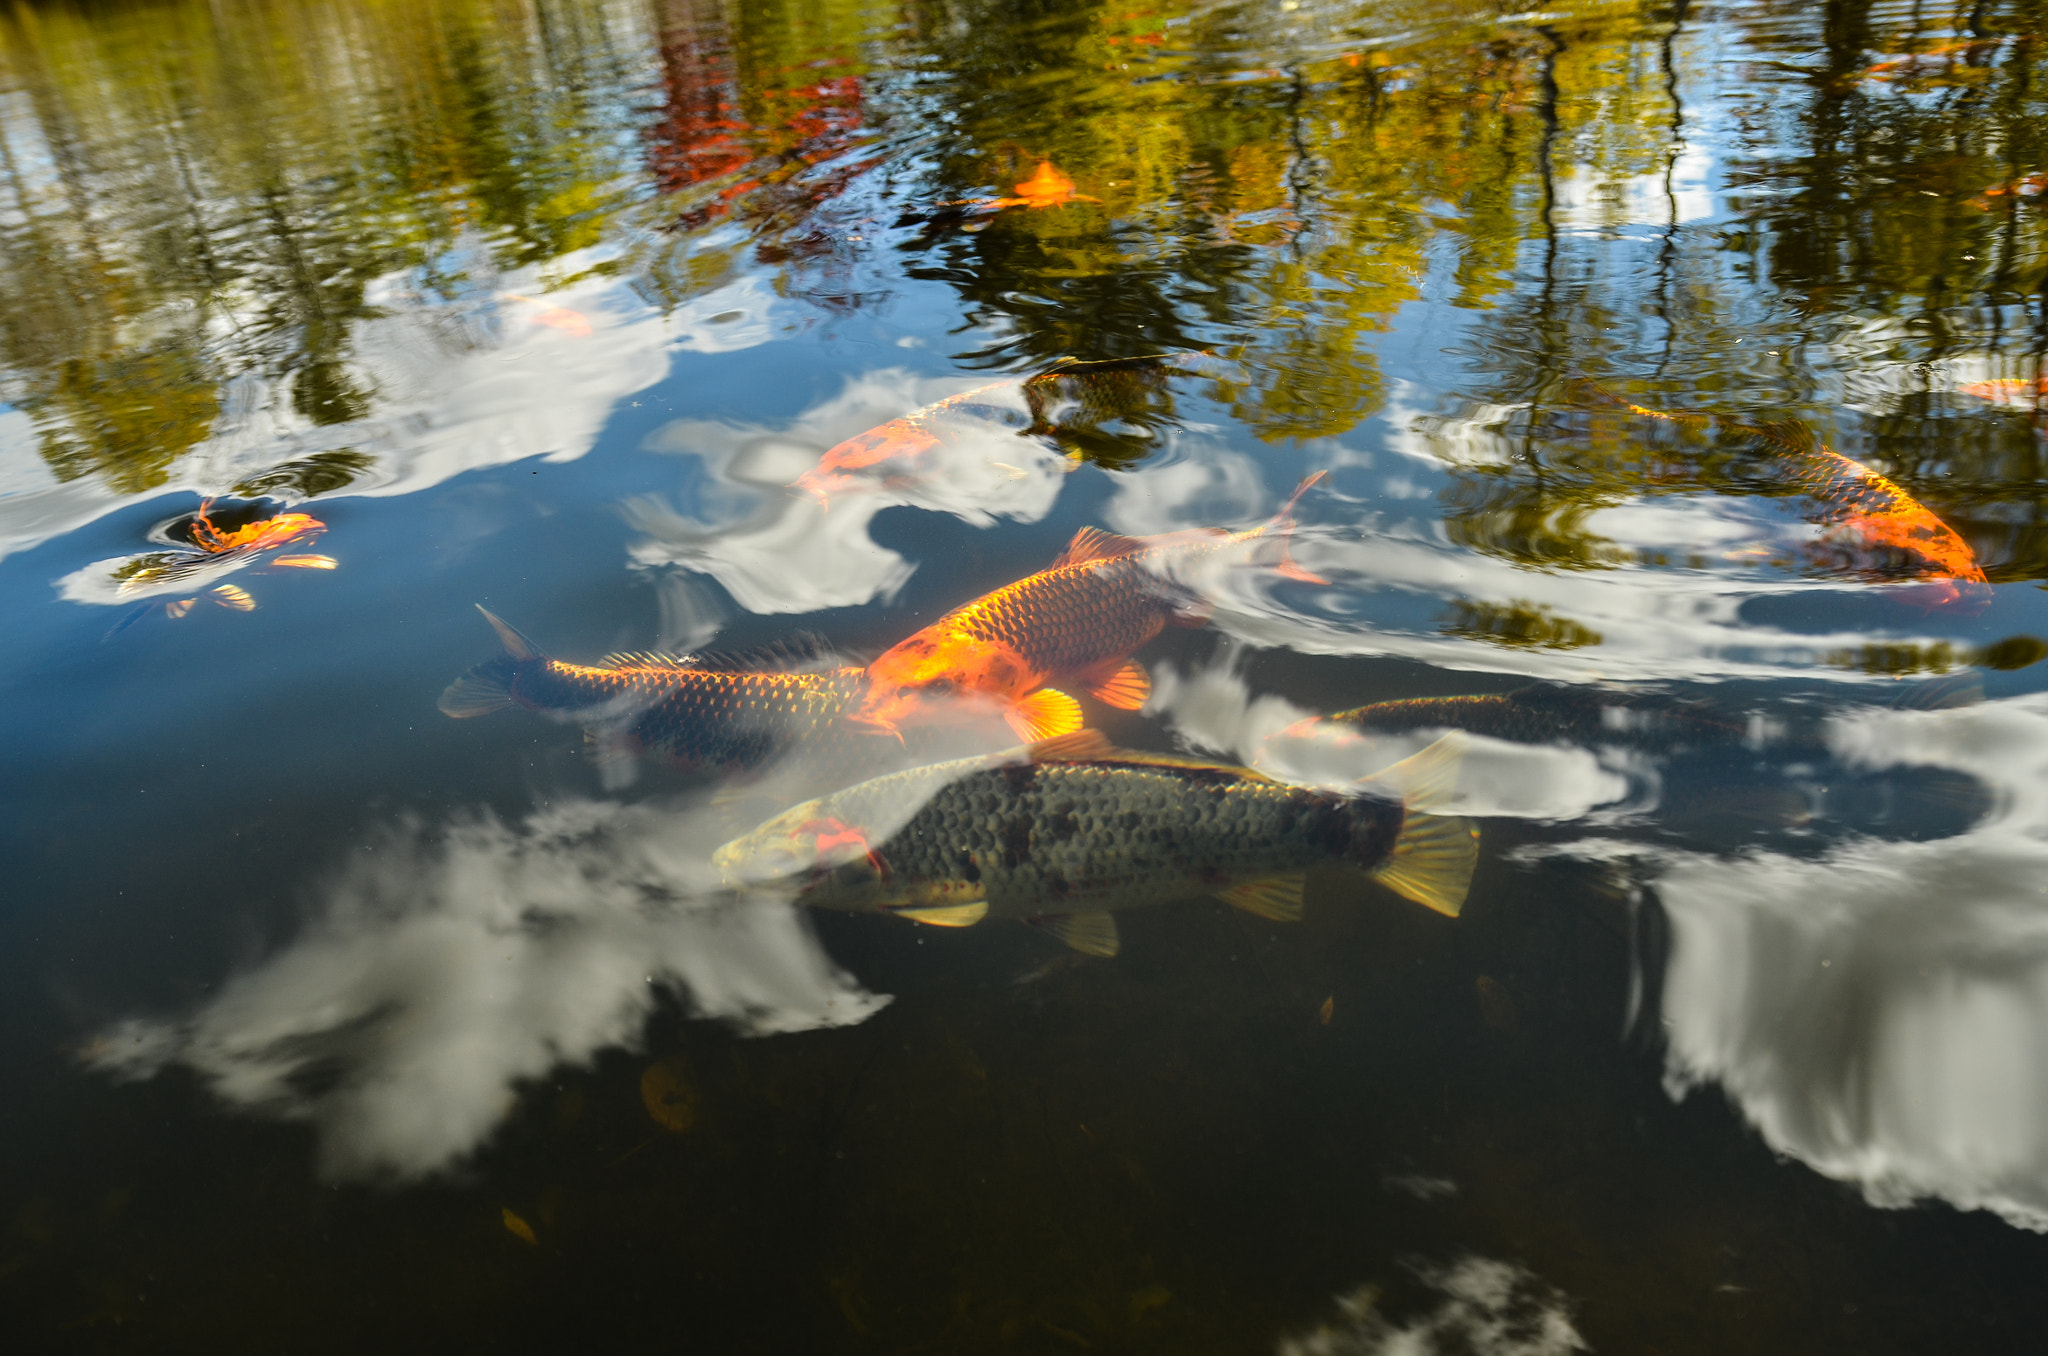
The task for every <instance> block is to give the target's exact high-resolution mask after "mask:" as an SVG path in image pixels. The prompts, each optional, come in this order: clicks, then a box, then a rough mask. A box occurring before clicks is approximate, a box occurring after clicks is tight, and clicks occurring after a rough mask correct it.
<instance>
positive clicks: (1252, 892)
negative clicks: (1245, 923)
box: [1216, 871, 1306, 923]
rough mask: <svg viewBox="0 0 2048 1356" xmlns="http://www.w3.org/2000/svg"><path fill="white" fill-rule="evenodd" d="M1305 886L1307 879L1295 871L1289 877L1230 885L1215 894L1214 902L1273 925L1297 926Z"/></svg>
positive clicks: (1299, 919) (1276, 877)
mask: <svg viewBox="0 0 2048 1356" xmlns="http://www.w3.org/2000/svg"><path fill="white" fill-rule="evenodd" d="M1304 884H1306V878H1305V877H1304V876H1303V875H1302V874H1301V873H1300V872H1299V871H1297V872H1295V873H1294V874H1292V875H1288V876H1274V877H1272V878H1271V879H1270V880H1253V881H1246V882H1245V883H1244V884H1243V885H1233V886H1231V887H1230V888H1229V889H1228V890H1218V891H1217V892H1216V898H1218V899H1220V900H1222V901H1223V902H1224V903H1225V904H1228V905H1229V906H1230V907H1231V908H1233V909H1243V910H1244V911H1245V912H1246V913H1255V914H1257V915H1258V916H1259V917H1261V918H1270V919H1272V920H1273V921H1274V922H1276V923H1299V922H1300V921H1301V892H1302V886H1303V885H1304Z"/></svg>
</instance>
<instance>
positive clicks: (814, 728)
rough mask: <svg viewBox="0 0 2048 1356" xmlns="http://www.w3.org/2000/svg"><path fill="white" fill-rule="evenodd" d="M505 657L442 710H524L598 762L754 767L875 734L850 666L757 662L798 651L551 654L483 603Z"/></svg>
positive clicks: (452, 688)
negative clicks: (586, 740)
mask: <svg viewBox="0 0 2048 1356" xmlns="http://www.w3.org/2000/svg"><path fill="white" fill-rule="evenodd" d="M477 611H479V612H483V614H484V618H485V620H487V621H489V622H490V624H491V628H492V629H493V630H495V631H496V632H497V633H498V639H499V640H500V641H502V642H503V643H504V646H505V653H503V654H502V655H499V656H498V657H497V658H496V659H493V660H490V661H489V662H487V663H484V664H480V665H478V666H477V667H476V668H474V669H472V670H470V671H469V672H468V673H467V674H465V675H463V676H462V677H460V678H458V679H456V680H455V681H454V682H453V683H450V684H449V685H448V689H447V691H445V692H443V693H442V694H441V702H440V706H441V710H442V711H443V712H444V713H445V714H447V715H450V716H453V717H455V718H456V719H458V720H462V719H467V718H469V717H471V716H483V715H489V714H490V713H491V712H494V711H505V710H510V709H511V708H513V707H515V706H516V707H524V708H525V709H527V710H528V711H533V712H537V713H538V714H540V715H543V716H547V717H549V718H550V719H553V720H556V721H560V722H563V723H565V724H572V725H581V726H583V727H584V728H585V730H586V731H588V732H589V735H590V738H591V746H592V750H593V752H594V753H595V754H596V755H597V756H598V757H599V759H600V760H601V761H602V760H608V759H618V758H624V757H627V756H630V755H631V754H633V753H639V752H646V753H653V754H657V755H659V756H660V757H662V758H664V759H666V760H667V761H668V762H670V763H672V764H674V765H676V766H679V767H684V768H689V769H693V770H700V771H707V772H730V771H739V770H744V769H748V768H754V767H758V766H760V765H762V764H764V763H766V762H768V761H769V760H770V759H772V758H774V757H775V756H776V755H778V754H780V753H782V752H784V751H786V750H788V749H790V748H791V747H792V746H794V745H795V744H797V743H798V742H799V741H804V742H805V743H806V744H807V746H808V745H823V746H824V750H823V751H824V752H827V753H829V752H831V751H832V749H831V747H830V746H831V745H833V744H836V743H839V742H842V741H871V740H872V739H873V738H874V731H873V730H871V729H869V728H868V727H864V726H860V725H856V724H853V723H851V722H849V721H848V720H846V719H845V717H846V716H848V715H849V714H850V713H851V712H852V711H853V709H854V707H855V706H856V705H857V704H858V703H859V702H860V700H861V698H862V697H864V696H865V695H866V694H867V690H868V684H867V677H866V675H865V674H864V673H863V672H862V671H861V670H860V669H857V668H848V667H834V668H824V669H819V670H817V671H815V672H785V671H780V670H777V669H771V668H763V667H760V666H761V665H763V664H770V663H781V664H789V663H791V662H794V661H795V660H796V659H798V658H800V656H797V655H793V654H792V653H791V652H790V651H786V650H782V651H770V652H766V653H764V654H762V655H758V656H716V655H696V656H692V657H689V658H677V657H674V656H671V655H660V654H611V655H606V656H605V657H604V658H603V659H600V660H598V661H597V663H595V664H569V663H564V662H563V661H561V660H559V659H550V658H549V657H548V656H547V655H545V654H543V653H542V652H541V651H540V648H539V647H538V646H536V645H535V644H534V643H533V642H532V641H530V640H528V639H527V638H526V637H525V636H523V635H521V634H520V633H519V632H518V631H517V630H515V629H513V628H512V627H511V626H509V625H507V624H506V623H505V622H503V621H501V620H499V619H498V618H497V617H495V616H492V615H491V614H490V613H489V612H484V609H482V608H481V607H479V608H478V609H477Z"/></svg>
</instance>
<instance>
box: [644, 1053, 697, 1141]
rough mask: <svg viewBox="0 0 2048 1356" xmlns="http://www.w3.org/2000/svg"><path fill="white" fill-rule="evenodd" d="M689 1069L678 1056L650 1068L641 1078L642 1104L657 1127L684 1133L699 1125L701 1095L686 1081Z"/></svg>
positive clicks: (648, 1067) (649, 1066) (651, 1065)
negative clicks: (698, 1101)
mask: <svg viewBox="0 0 2048 1356" xmlns="http://www.w3.org/2000/svg"><path fill="white" fill-rule="evenodd" d="M687 1072H688V1066H686V1065H685V1064H684V1063H683V1061H682V1060H681V1059H679V1058H676V1057H674V1056H671V1057H669V1058H668V1059H664V1060H661V1061H659V1062H658V1063H654V1064H650V1065H648V1066H647V1072H645V1073H643V1074H641V1075H640V1100H641V1102H642V1103H644V1104H645V1105H646V1107H647V1114H648V1115H650V1116H652V1117H654V1123H655V1124H656V1125H659V1126H661V1127H662V1128H663V1129H665V1130H674V1131H676V1132H678V1133H681V1132H682V1131H684V1130H688V1129H689V1128H690V1127H691V1126H693V1125H695V1124H696V1123H697V1094H696V1093H695V1092H693V1091H692V1090H691V1088H690V1085H689V1083H688V1081H687V1079H686V1074H687Z"/></svg>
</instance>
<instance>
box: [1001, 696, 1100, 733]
mask: <svg viewBox="0 0 2048 1356" xmlns="http://www.w3.org/2000/svg"><path fill="white" fill-rule="evenodd" d="M1003 719H1004V720H1006V721H1007V722H1009V726H1010V728H1011V729H1012V730H1015V731H1016V732H1017V734H1018V737H1020V738H1022V739H1026V740H1029V741H1031V742H1032V743H1038V742H1040V741H1043V740H1047V739H1054V738H1057V737H1058V736H1060V735H1063V734H1072V733H1073V732H1074V731H1076V730H1078V729H1080V728H1081V703H1079V702H1077V701H1075V700H1074V699H1073V698H1072V697H1069V696H1068V695H1067V694H1066V693H1064V692H1061V691H1060V690H1059V689H1057V688H1051V687H1042V688H1040V689H1038V691H1036V692H1034V693H1032V694H1031V695H1030V696H1028V697H1026V698H1025V699H1024V700H1023V701H1021V702H1018V703H1017V704H1016V705H1015V706H1013V707H1011V708H1010V709H1009V710H1008V711H1006V712H1004V713H1003Z"/></svg>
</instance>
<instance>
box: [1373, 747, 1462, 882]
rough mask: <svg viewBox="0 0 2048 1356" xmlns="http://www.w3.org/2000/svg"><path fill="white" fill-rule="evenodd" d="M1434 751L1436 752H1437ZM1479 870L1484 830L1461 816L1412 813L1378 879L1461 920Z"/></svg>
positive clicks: (1380, 869) (1376, 878)
mask: <svg viewBox="0 0 2048 1356" xmlns="http://www.w3.org/2000/svg"><path fill="white" fill-rule="evenodd" d="M1432 747H1434V746H1432ZM1478 864H1479V829H1478V827H1477V826H1475V825H1474V824H1473V823H1472V821H1471V820H1469V819H1465V818H1463V817H1462V816H1459V815H1425V814H1416V813H1414V812H1412V811H1411V812H1410V813H1409V814H1408V815H1407V816H1406V817H1404V818H1403V819H1402V821H1401V836H1400V837H1399V838H1396V839H1395V840H1394V850H1393V852H1391V853H1390V854H1388V856H1387V860H1386V861H1385V862H1384V863H1383V864H1382V865H1381V866H1380V868H1379V869H1378V870H1377V871H1374V872H1373V873H1372V874H1373V878H1374V879H1375V880H1377V881H1378V882H1379V883H1380V884H1382V885H1384V886H1386V887H1387V888H1388V889H1389V890H1392V891H1393V892H1394V893H1395V894H1397V895H1399V896H1401V897H1402V898H1403V899H1412V900H1414V901H1415V902H1416V903H1417V904H1420V905H1422V906H1423V907H1424V908H1426V909H1435V910H1436V911H1437V912H1438V913H1440V914H1443V915H1444V916H1445V917H1447V918H1456V917H1457V916H1458V910H1460V909H1462V908H1464V907H1465V895H1466V892H1467V891H1469V890H1470V889H1471V888H1472V869H1473V868H1474V867H1475V866H1477V865H1478Z"/></svg>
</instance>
